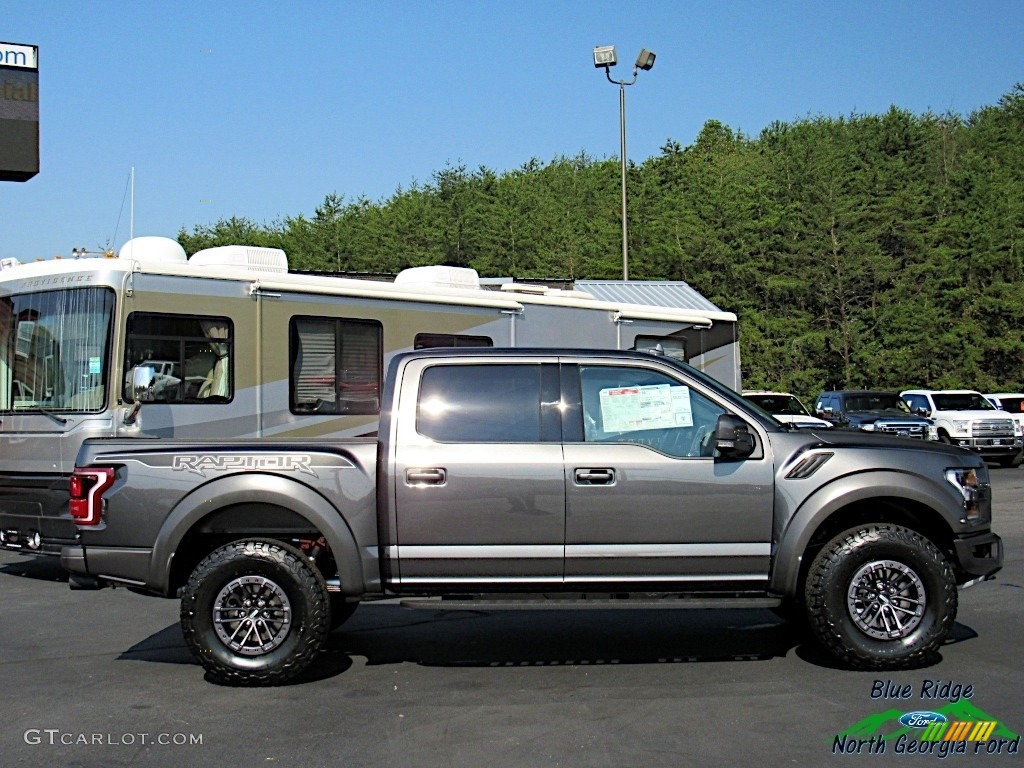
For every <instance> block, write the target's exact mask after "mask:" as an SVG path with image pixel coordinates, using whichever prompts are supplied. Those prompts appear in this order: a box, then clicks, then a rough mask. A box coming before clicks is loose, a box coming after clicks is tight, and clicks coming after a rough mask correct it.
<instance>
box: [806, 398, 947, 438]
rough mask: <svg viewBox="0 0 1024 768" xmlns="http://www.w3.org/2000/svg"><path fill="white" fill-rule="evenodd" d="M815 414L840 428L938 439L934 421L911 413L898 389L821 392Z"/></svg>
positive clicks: (815, 404)
mask: <svg viewBox="0 0 1024 768" xmlns="http://www.w3.org/2000/svg"><path fill="white" fill-rule="evenodd" d="M814 415H815V416H817V417H818V418H821V419H825V421H828V422H830V423H831V424H832V425H833V426H834V427H837V428H838V429H857V430H860V431H862V432H878V433H879V434H883V435H894V436H897V437H913V438H917V439H918V440H938V439H939V436H938V432H937V431H936V429H935V424H934V422H933V421H932V420H931V419H929V418H925V417H924V416H918V415H916V414H914V413H911V412H910V408H909V407H908V406H907V404H906V403H905V402H904V401H903V399H902V398H901V397H900V396H899V395H898V394H896V393H895V392H882V391H878V390H868V389H844V390H833V391H831V392H822V393H821V394H820V395H818V397H817V399H816V400H815V401H814Z"/></svg>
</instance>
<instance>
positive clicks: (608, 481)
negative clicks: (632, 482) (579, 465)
mask: <svg viewBox="0 0 1024 768" xmlns="http://www.w3.org/2000/svg"><path fill="white" fill-rule="evenodd" d="M575 477H576V484H577V485H613V484H614V483H615V470H614V469H591V468H588V469H577V470H576V473H575Z"/></svg>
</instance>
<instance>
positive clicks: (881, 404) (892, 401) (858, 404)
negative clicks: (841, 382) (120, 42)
mask: <svg viewBox="0 0 1024 768" xmlns="http://www.w3.org/2000/svg"><path fill="white" fill-rule="evenodd" d="M846 410H848V411H896V410H898V411H903V412H904V413H910V407H909V406H908V405H907V404H906V403H905V402H903V399H902V398H901V397H900V396H899V395H896V394H893V393H891V392H863V393H861V394H857V395H848V396H847V398H846Z"/></svg>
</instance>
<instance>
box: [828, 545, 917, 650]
mask: <svg viewBox="0 0 1024 768" xmlns="http://www.w3.org/2000/svg"><path fill="white" fill-rule="evenodd" d="M925 603H926V596H925V591H924V584H922V583H921V579H920V578H919V577H918V575H917V574H916V573H914V571H913V569H911V568H909V567H908V566H907V565H905V564H904V563H898V562H896V561H895V560H875V561H873V562H870V563H867V564H866V565H864V566H863V567H862V568H861V569H860V570H859V571H857V573H856V574H854V576H853V578H852V579H851V580H850V588H849V590H847V593H846V607H847V609H848V610H849V611H850V617H851V618H852V619H853V622H854V624H856V625H857V627H858V629H860V630H861V631H862V632H864V633H865V634H867V635H869V636H870V637H874V638H877V639H879V640H898V639H900V638H904V637H907V636H908V635H909V634H910V633H911V632H913V631H914V629H915V628H917V625H918V624H920V623H921V618H922V617H923V616H924V610H925Z"/></svg>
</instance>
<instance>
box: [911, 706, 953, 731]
mask: <svg viewBox="0 0 1024 768" xmlns="http://www.w3.org/2000/svg"><path fill="white" fill-rule="evenodd" d="M944 722H946V716H945V715H940V714H939V713H938V712H928V711H927V710H918V711H916V712H907V714H905V715H903V717H901V718H900V725H905V726H908V727H910V728H927V727H928V726H929V725H931V724H932V723H944Z"/></svg>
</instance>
